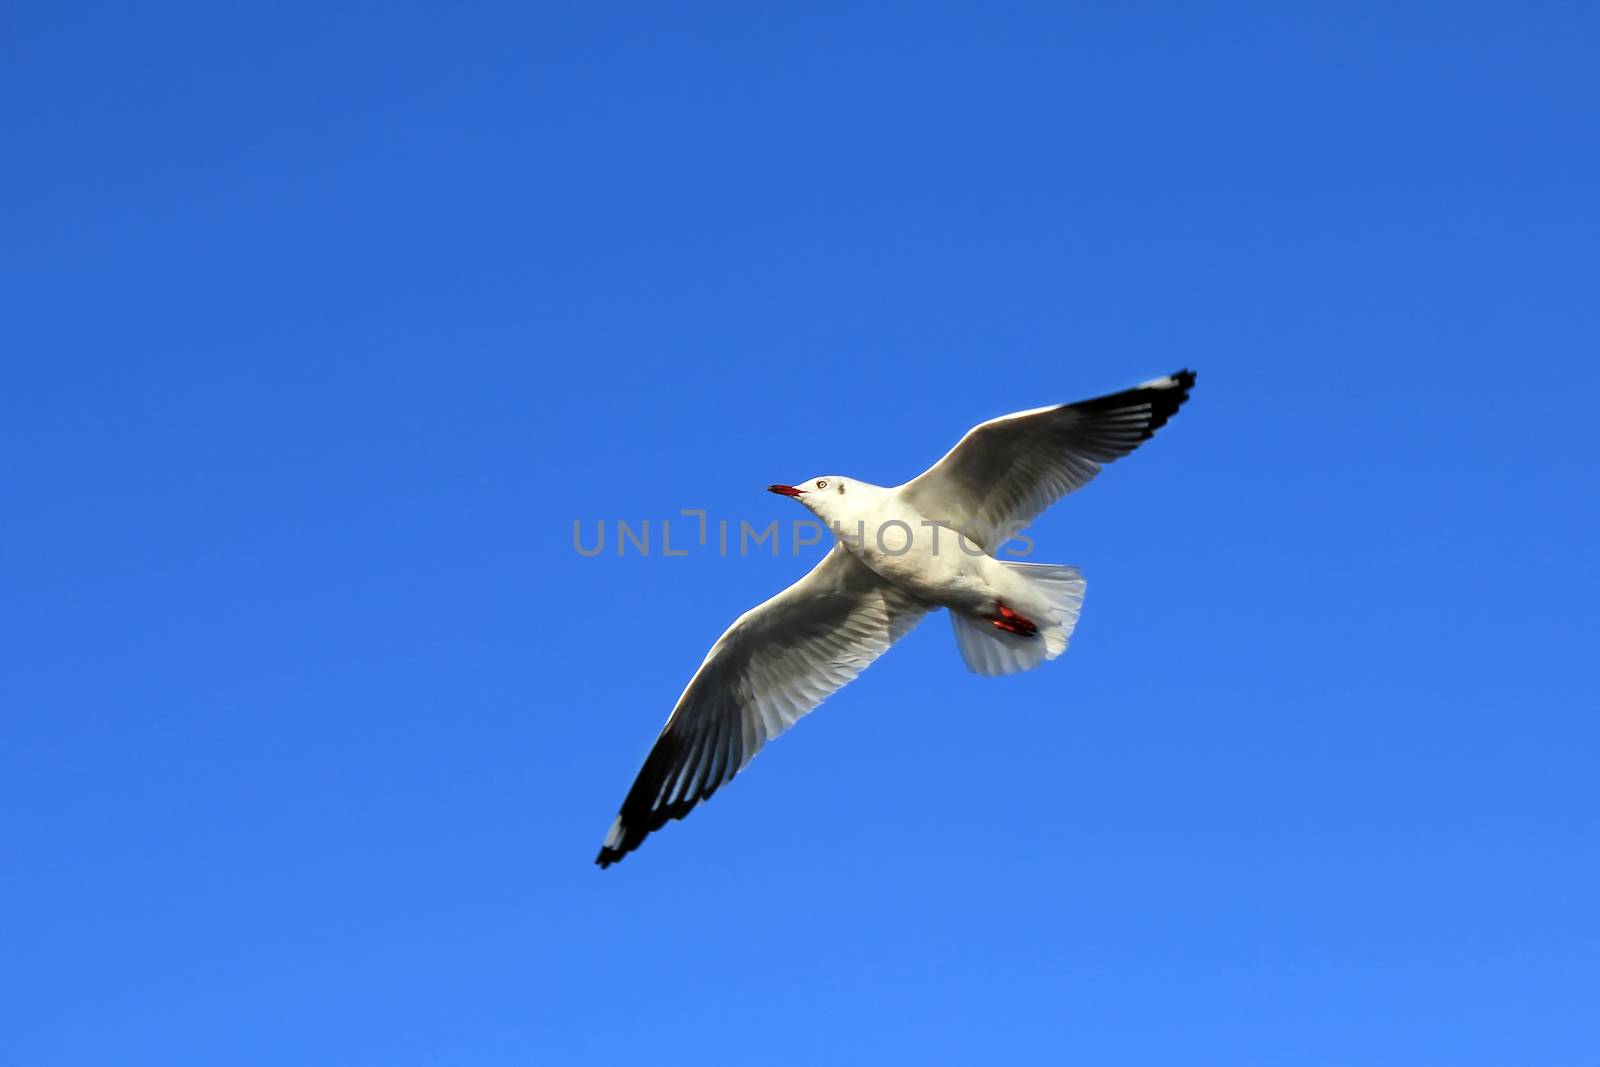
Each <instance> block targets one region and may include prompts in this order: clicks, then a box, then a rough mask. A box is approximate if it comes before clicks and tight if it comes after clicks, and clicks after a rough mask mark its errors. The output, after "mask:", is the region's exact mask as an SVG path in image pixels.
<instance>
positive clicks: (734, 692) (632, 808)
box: [595, 545, 928, 867]
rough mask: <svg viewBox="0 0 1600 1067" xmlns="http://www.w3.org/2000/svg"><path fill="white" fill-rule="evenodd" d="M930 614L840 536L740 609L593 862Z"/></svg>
mask: <svg viewBox="0 0 1600 1067" xmlns="http://www.w3.org/2000/svg"><path fill="white" fill-rule="evenodd" d="M927 611H928V605H926V604H924V603H923V602H922V601H920V600H917V599H916V598H915V597H912V596H911V595H910V594H908V593H904V592H902V591H900V590H899V589H896V588H895V587H894V586H891V585H889V584H888V583H886V582H885V581H884V580H883V579H881V578H879V577H878V576H877V575H876V574H874V573H873V572H872V571H871V570H869V569H868V568H867V567H866V566H865V565H863V564H862V563H860V562H858V561H857V560H856V558H855V557H854V556H852V555H850V553H849V552H848V551H846V550H845V549H844V547H843V546H842V545H835V546H834V548H833V551H831V552H830V553H828V555H826V556H825V557H823V559H822V562H820V563H818V564H817V565H816V566H815V567H813V568H812V569H811V571H810V573H808V574H807V575H806V576H805V577H804V578H801V579H800V580H799V581H798V582H796V583H794V584H793V585H791V586H790V587H789V588H787V589H785V590H784V591H783V592H781V593H779V594H778V595H777V596H775V597H773V598H772V599H770V600H768V601H766V602H765V603H763V604H761V605H759V606H757V607H755V608H752V609H751V610H750V611H747V612H745V613H744V614H743V615H741V616H740V617H739V618H738V620H737V621H735V622H734V624H733V625H732V626H730V627H728V630H727V632H726V633H724V634H723V635H722V636H721V637H720V638H719V639H718V640H717V643H716V644H715V645H713V646H712V647H711V651H710V653H708V654H707V656H706V659H705V662H704V663H702V664H701V665H700V669H699V670H698V671H696V672H695V675H694V677H693V678H692V679H690V681H689V685H688V687H687V688H686V689H685V690H684V691H683V695H682V696H681V697H679V698H678V703H677V706H676V707H674V708H673V709H672V715H671V716H670V717H669V718H668V719H667V724H666V726H665V727H664V728H663V729H662V731H661V734H660V736H659V737H657V738H656V743H655V745H654V747H652V748H651V750H650V754H649V755H648V756H646V757H645V761H644V766H643V767H641V768H640V770H639V775H638V777H637V778H636V779H635V781H634V783H633V788H632V789H630V790H628V795H627V797H626V799H624V800H623V802H622V810H621V811H620V812H619V813H618V815H617V819H616V821H615V822H613V823H612V825H611V830H610V832H609V833H607V834H606V840H605V844H604V845H603V846H602V847H601V849H600V854H599V856H597V857H596V858H595V862H596V863H598V864H599V865H600V866H602V867H609V866H610V865H611V864H613V863H616V862H617V861H618V860H620V859H621V858H622V857H623V856H625V855H627V854H628V853H629V852H632V851H633V850H634V849H636V848H638V847H639V844H640V842H642V841H643V840H644V839H645V838H646V837H648V836H649V835H650V834H652V833H654V832H655V831H656V830H659V829H660V828H661V827H662V826H664V825H666V823H667V822H668V821H669V820H671V819H681V818H683V817H684V816H685V815H687V814H689V812H690V811H691V810H692V809H693V808H694V806H695V805H696V804H698V803H699V802H700V801H702V800H707V799H709V798H710V797H711V796H712V794H714V793H715V792H716V791H717V790H718V789H719V788H720V787H721V786H722V785H724V784H725V783H727V782H728V781H730V780H731V779H732V778H733V776H734V775H736V774H738V773H739V771H741V770H742V769H743V768H744V767H745V765H746V764H748V763H749V762H750V761H751V760H752V759H754V758H755V755H756V753H757V752H759V751H761V748H762V746H763V745H765V744H766V743H767V742H768V741H770V740H772V739H773V738H774V737H777V736H778V735H779V734H781V733H782V732H783V731H784V730H786V729H788V728H789V727H790V726H793V725H794V724H795V722H797V721H798V720H799V719H800V718H801V717H802V716H803V715H805V714H806V713H807V712H809V711H811V710H812V709H813V708H815V707H816V706H817V705H818V704H819V703H821V702H822V701H823V700H824V699H826V698H827V697H828V696H829V695H831V694H832V693H834V692H836V691H837V690H839V689H840V688H842V687H843V686H845V685H846V684H848V683H849V682H850V681H851V680H852V679H853V678H855V676H856V675H858V674H860V673H861V671H863V670H864V669H866V667H867V665H868V664H870V663H871V662H872V661H873V660H875V659H877V658H878V656H880V655H882V654H883V652H884V651H885V650H887V649H888V648H889V646H890V645H892V644H894V643H895V642H896V641H898V640H899V639H900V638H901V637H903V636H905V634H906V633H908V632H909V631H910V630H911V628H912V627H913V626H915V625H916V624H917V622H918V621H920V620H921V618H922V616H923V615H924V614H926V613H927Z"/></svg>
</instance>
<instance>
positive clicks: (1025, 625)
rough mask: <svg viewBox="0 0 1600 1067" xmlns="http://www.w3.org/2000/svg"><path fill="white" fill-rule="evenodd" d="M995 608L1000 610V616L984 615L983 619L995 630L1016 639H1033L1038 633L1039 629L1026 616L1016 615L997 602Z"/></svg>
mask: <svg viewBox="0 0 1600 1067" xmlns="http://www.w3.org/2000/svg"><path fill="white" fill-rule="evenodd" d="M995 606H996V607H997V608H999V609H1000V614H999V615H985V616H984V618H986V619H988V620H989V622H990V624H991V625H993V626H994V628H995V629H996V630H1004V631H1005V632H1006V633H1008V634H1016V635H1017V636H1018V637H1033V636H1034V635H1035V634H1037V633H1038V632H1039V627H1038V626H1037V625H1036V624H1035V623H1034V621H1033V620H1032V619H1030V618H1028V617H1027V616H1024V615H1018V614H1017V613H1016V612H1014V611H1012V610H1011V609H1010V608H1008V607H1006V606H1005V605H1004V604H1001V603H999V602H996V604H995Z"/></svg>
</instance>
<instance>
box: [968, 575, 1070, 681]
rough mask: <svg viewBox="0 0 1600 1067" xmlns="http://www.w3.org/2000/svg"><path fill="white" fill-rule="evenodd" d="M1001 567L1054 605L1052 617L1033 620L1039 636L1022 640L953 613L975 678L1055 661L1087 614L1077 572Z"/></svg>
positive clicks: (990, 625) (1020, 636) (982, 622)
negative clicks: (1082, 616)
mask: <svg viewBox="0 0 1600 1067" xmlns="http://www.w3.org/2000/svg"><path fill="white" fill-rule="evenodd" d="M1000 562H1001V565H1002V566H1004V567H1006V568H1008V569H1010V570H1011V571H1013V572H1015V573H1016V574H1018V575H1019V576H1021V577H1023V578H1025V579H1027V580H1028V582H1029V583H1030V584H1031V585H1032V586H1033V587H1034V589H1035V590H1037V591H1038V593H1039V595H1040V596H1041V597H1042V598H1043V599H1044V600H1045V601H1046V602H1047V603H1048V604H1049V605H1050V614H1051V616H1052V617H1051V618H1048V619H1034V620H1033V621H1034V622H1035V623H1036V624H1037V625H1038V627H1039V632H1038V633H1037V634H1033V635H1029V636H1023V635H1021V634H1015V633H1009V632H1007V631H1005V630H1001V629H997V628H996V627H995V626H994V625H992V624H991V623H990V622H988V621H987V620H985V619H979V618H974V617H973V616H971V615H968V614H966V613H965V612H959V611H952V612H951V613H950V621H951V622H952V623H953V624H954V625H955V631H956V645H957V646H958V647H959V648H960V649H961V658H962V659H964V660H966V662H967V667H968V668H970V669H971V670H972V671H973V672H974V673H976V674H990V675H993V674H1015V673H1017V672H1018V671H1027V670H1032V669H1033V668H1035V667H1037V666H1038V665H1039V664H1041V663H1043V662H1044V661H1045V660H1047V659H1055V658H1056V657H1057V656H1059V655H1061V653H1063V652H1065V651H1066V650H1067V641H1068V639H1070V638H1071V637H1072V631H1073V629H1074V628H1075V627H1076V626H1077V625H1078V612H1079V611H1081V610H1082V609H1083V590H1084V581H1083V573H1082V572H1081V571H1079V570H1078V568H1076V567H1068V566H1061V565H1058V564H1054V563H1012V562H1009V561H1005V560H1002V561H1000Z"/></svg>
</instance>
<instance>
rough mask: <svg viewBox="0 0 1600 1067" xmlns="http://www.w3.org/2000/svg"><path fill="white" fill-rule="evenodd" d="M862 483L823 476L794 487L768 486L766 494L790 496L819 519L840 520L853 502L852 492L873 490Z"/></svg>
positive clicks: (835, 476)
mask: <svg viewBox="0 0 1600 1067" xmlns="http://www.w3.org/2000/svg"><path fill="white" fill-rule="evenodd" d="M874 488H876V486H869V485H867V484H866V483H864V482H857V481H855V480H854V479H852V478H841V477H839V476H838V475H837V474H823V475H819V476H818V477H815V478H808V479H806V480H805V481H803V482H799V483H796V484H795V485H769V486H767V492H769V493H777V494H778V495H779V496H792V497H794V498H795V499H796V500H798V501H800V503H802V504H804V505H805V506H806V507H808V508H810V509H811V511H812V513H813V514H815V515H816V516H817V517H818V518H819V519H824V520H828V519H842V518H843V517H844V516H845V514H846V513H847V511H846V509H847V508H849V506H850V505H851V504H852V503H854V502H855V501H854V500H853V499H852V498H851V496H850V493H851V491H852V490H855V491H857V495H858V496H859V495H860V490H863V489H867V490H870V489H874Z"/></svg>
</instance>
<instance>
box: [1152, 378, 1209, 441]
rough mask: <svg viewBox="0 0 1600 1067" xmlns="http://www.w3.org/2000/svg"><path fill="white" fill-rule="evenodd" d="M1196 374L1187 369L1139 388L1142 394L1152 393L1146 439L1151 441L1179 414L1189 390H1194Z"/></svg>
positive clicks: (1186, 399)
mask: <svg viewBox="0 0 1600 1067" xmlns="http://www.w3.org/2000/svg"><path fill="white" fill-rule="evenodd" d="M1194 379H1195V373H1194V371H1192V370H1189V369H1188V368H1187V367H1186V368H1184V369H1183V370H1180V371H1174V372H1172V373H1171V374H1169V375H1167V376H1166V377H1165V378H1157V379H1156V380H1155V381H1153V382H1147V383H1145V384H1144V385H1142V386H1140V387H1139V390H1138V391H1140V392H1148V393H1150V394H1151V395H1150V422H1149V425H1147V426H1146V427H1145V429H1144V439H1145V440H1147V441H1148V440H1149V439H1150V438H1151V437H1153V436H1155V432H1156V431H1157V430H1159V429H1161V427H1163V426H1165V425H1166V424H1167V420H1168V419H1170V418H1172V416H1174V415H1176V414H1177V413H1178V409H1179V408H1181V407H1183V405H1184V403H1185V402H1187V401H1188V399H1189V390H1191V389H1193V388H1194Z"/></svg>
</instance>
